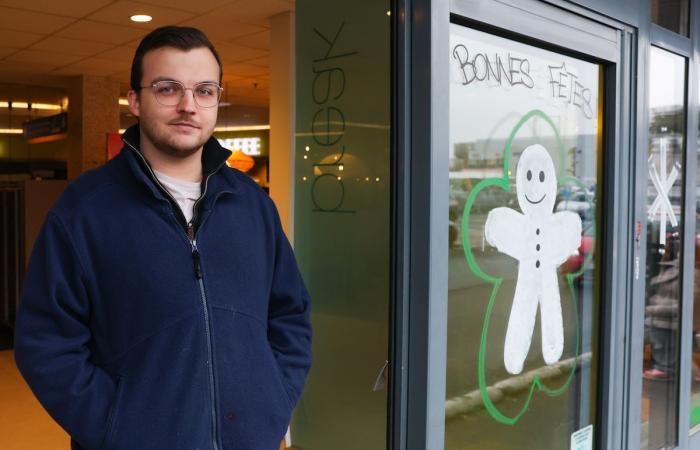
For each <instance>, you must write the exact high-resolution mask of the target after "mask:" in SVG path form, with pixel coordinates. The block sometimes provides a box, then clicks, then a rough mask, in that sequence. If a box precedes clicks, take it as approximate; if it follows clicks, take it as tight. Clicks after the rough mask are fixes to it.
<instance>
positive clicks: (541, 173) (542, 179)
mask: <svg viewBox="0 0 700 450" xmlns="http://www.w3.org/2000/svg"><path fill="white" fill-rule="evenodd" d="M540 182H541V183H544V172H542V171H540Z"/></svg>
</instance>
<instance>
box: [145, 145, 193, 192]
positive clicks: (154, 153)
mask: <svg viewBox="0 0 700 450" xmlns="http://www.w3.org/2000/svg"><path fill="white" fill-rule="evenodd" d="M141 153H142V154H143V156H144V158H146V160H147V161H148V163H149V164H150V165H151V168H152V169H153V170H157V171H158V172H161V173H164V174H166V175H168V176H170V177H173V178H177V179H178V180H184V181H193V182H197V181H201V180H202V148H200V149H199V150H197V151H196V152H194V153H193V154H191V155H190V156H187V157H184V158H182V157H177V156H171V155H168V154H167V153H165V152H162V151H160V150H158V149H156V148H154V147H153V146H152V145H151V143H150V142H148V140H147V139H143V138H142V139H141Z"/></svg>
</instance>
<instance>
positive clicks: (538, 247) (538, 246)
mask: <svg viewBox="0 0 700 450" xmlns="http://www.w3.org/2000/svg"><path fill="white" fill-rule="evenodd" d="M536 248H537V251H538V252H539V251H540V244H537V247H536Z"/></svg>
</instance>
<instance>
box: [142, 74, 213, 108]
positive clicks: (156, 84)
mask: <svg viewBox="0 0 700 450" xmlns="http://www.w3.org/2000/svg"><path fill="white" fill-rule="evenodd" d="M161 83H175V84H179V85H180V86H181V87H182V95H180V97H179V98H178V100H177V103H174V104H172V105H166V104H165V103H163V102H161V101H160V99H159V98H158V93H157V92H156V86H158V85H159V84H161ZM204 85H206V86H216V88H217V89H218V92H219V95H218V96H217V98H216V103H215V104H213V105H211V106H204V105H202V104H200V103H199V101H197V96H196V95H195V93H194V90H195V89H197V88H198V87H200V86H204ZM146 88H151V89H152V92H153V96H154V97H155V98H156V101H157V102H158V104H159V105H162V106H177V105H179V104H180V102H182V99H183V98H184V97H185V93H186V91H192V98H193V99H194V102H195V104H196V105H197V106H199V107H200V108H214V107H216V106H219V103H220V102H221V93H222V92H223V91H224V88H223V87H221V86H220V85H219V84H218V83H212V82H204V83H197V84H195V85H194V86H193V87H191V88H188V87H185V85H184V84H183V83H181V82H179V81H177V80H159V81H156V82H154V83H151V84H150V85H146V86H139V89H146Z"/></svg>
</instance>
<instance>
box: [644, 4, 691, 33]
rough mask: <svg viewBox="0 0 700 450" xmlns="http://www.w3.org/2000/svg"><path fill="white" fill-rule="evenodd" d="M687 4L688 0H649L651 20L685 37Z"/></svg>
mask: <svg viewBox="0 0 700 450" xmlns="http://www.w3.org/2000/svg"><path fill="white" fill-rule="evenodd" d="M689 5H690V1H689V0H651V21H652V22H653V23H655V24H657V25H659V26H662V27H664V28H666V29H668V30H671V31H673V32H675V33H678V34H681V35H683V36H686V37H687V36H688V17H689V15H688V7H689Z"/></svg>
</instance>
